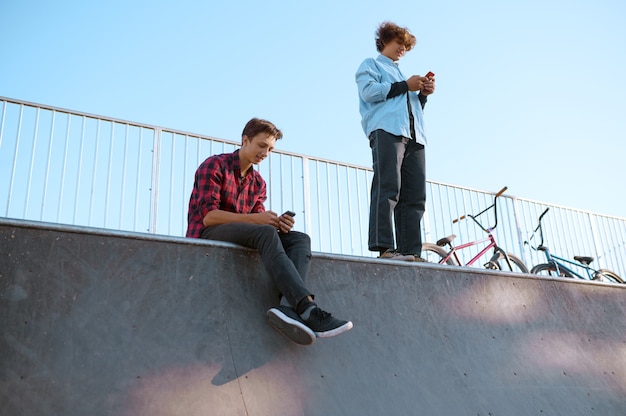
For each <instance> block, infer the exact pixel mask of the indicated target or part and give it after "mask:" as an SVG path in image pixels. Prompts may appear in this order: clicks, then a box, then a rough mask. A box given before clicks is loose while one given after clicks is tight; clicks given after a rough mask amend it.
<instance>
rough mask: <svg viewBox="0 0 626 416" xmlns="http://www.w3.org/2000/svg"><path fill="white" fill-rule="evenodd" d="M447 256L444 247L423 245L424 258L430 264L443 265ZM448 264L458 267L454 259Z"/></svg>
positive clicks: (429, 244) (449, 260)
mask: <svg viewBox="0 0 626 416" xmlns="http://www.w3.org/2000/svg"><path fill="white" fill-rule="evenodd" d="M447 255H448V252H447V251H446V250H445V249H444V248H443V247H439V246H438V245H436V244H431V243H423V244H422V258H423V259H424V260H426V261H427V262H429V263H441V261H442V260H443V259H445V258H446V256H447ZM446 264H449V265H451V266H456V262H455V261H454V259H453V258H452V257H450V258H449V259H448V261H446Z"/></svg>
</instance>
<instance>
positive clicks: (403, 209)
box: [368, 130, 426, 255]
mask: <svg viewBox="0 0 626 416" xmlns="http://www.w3.org/2000/svg"><path fill="white" fill-rule="evenodd" d="M370 147H371V149H372V160H373V168H374V177H373V179H372V192H371V201H370V222H369V240H368V248H369V249H370V250H371V251H382V250H386V249H389V248H391V249H393V248H394V235H393V231H394V230H395V238H396V242H397V247H396V249H397V250H398V252H400V253H402V254H417V255H420V254H421V252H422V233H421V221H422V217H423V216H424V210H425V207H426V160H425V155H424V153H425V152H424V146H422V145H421V144H418V143H416V142H415V140H409V139H407V138H404V137H400V136H394V135H393V134H389V133H387V132H386V131H383V130H375V131H373V132H372V134H370ZM392 214H393V219H392ZM392 222H393V225H394V227H392Z"/></svg>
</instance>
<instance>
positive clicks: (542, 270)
mask: <svg viewBox="0 0 626 416" xmlns="http://www.w3.org/2000/svg"><path fill="white" fill-rule="evenodd" d="M530 272H531V273H532V274H539V275H542V276H552V277H555V276H557V277H574V276H572V275H571V274H569V273H568V272H567V271H565V270H563V269H561V268H559V271H558V273H557V271H556V266H555V265H554V264H548V263H542V264H538V265H536V266H535V267H533V268H532V269H530Z"/></svg>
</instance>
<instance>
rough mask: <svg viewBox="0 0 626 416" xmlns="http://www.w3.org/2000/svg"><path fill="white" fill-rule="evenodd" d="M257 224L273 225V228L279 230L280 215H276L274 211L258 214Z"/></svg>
mask: <svg viewBox="0 0 626 416" xmlns="http://www.w3.org/2000/svg"><path fill="white" fill-rule="evenodd" d="M254 215H256V221H255V222H256V223H257V224H266V225H271V226H272V227H274V228H276V229H277V230H278V229H279V227H280V219H279V218H278V215H276V213H275V212H274V211H264V212H258V213H256V214H254Z"/></svg>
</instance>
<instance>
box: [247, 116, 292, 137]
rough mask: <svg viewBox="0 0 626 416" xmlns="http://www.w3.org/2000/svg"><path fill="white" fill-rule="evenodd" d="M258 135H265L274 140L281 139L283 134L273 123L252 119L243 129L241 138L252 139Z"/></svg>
mask: <svg viewBox="0 0 626 416" xmlns="http://www.w3.org/2000/svg"><path fill="white" fill-rule="evenodd" d="M259 133H267V134H268V135H269V136H272V137H275V138H276V140H279V139H282V138H283V132H282V131H280V130H279V129H278V127H276V126H275V125H274V124H273V123H271V122H269V121H267V120H263V119H260V118H253V119H252V120H250V121H248V123H247V124H246V126H245V127H244V128H243V132H242V133H241V135H242V136H248V138H249V139H252V138H253V137H254V136H256V135H257V134H259Z"/></svg>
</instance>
